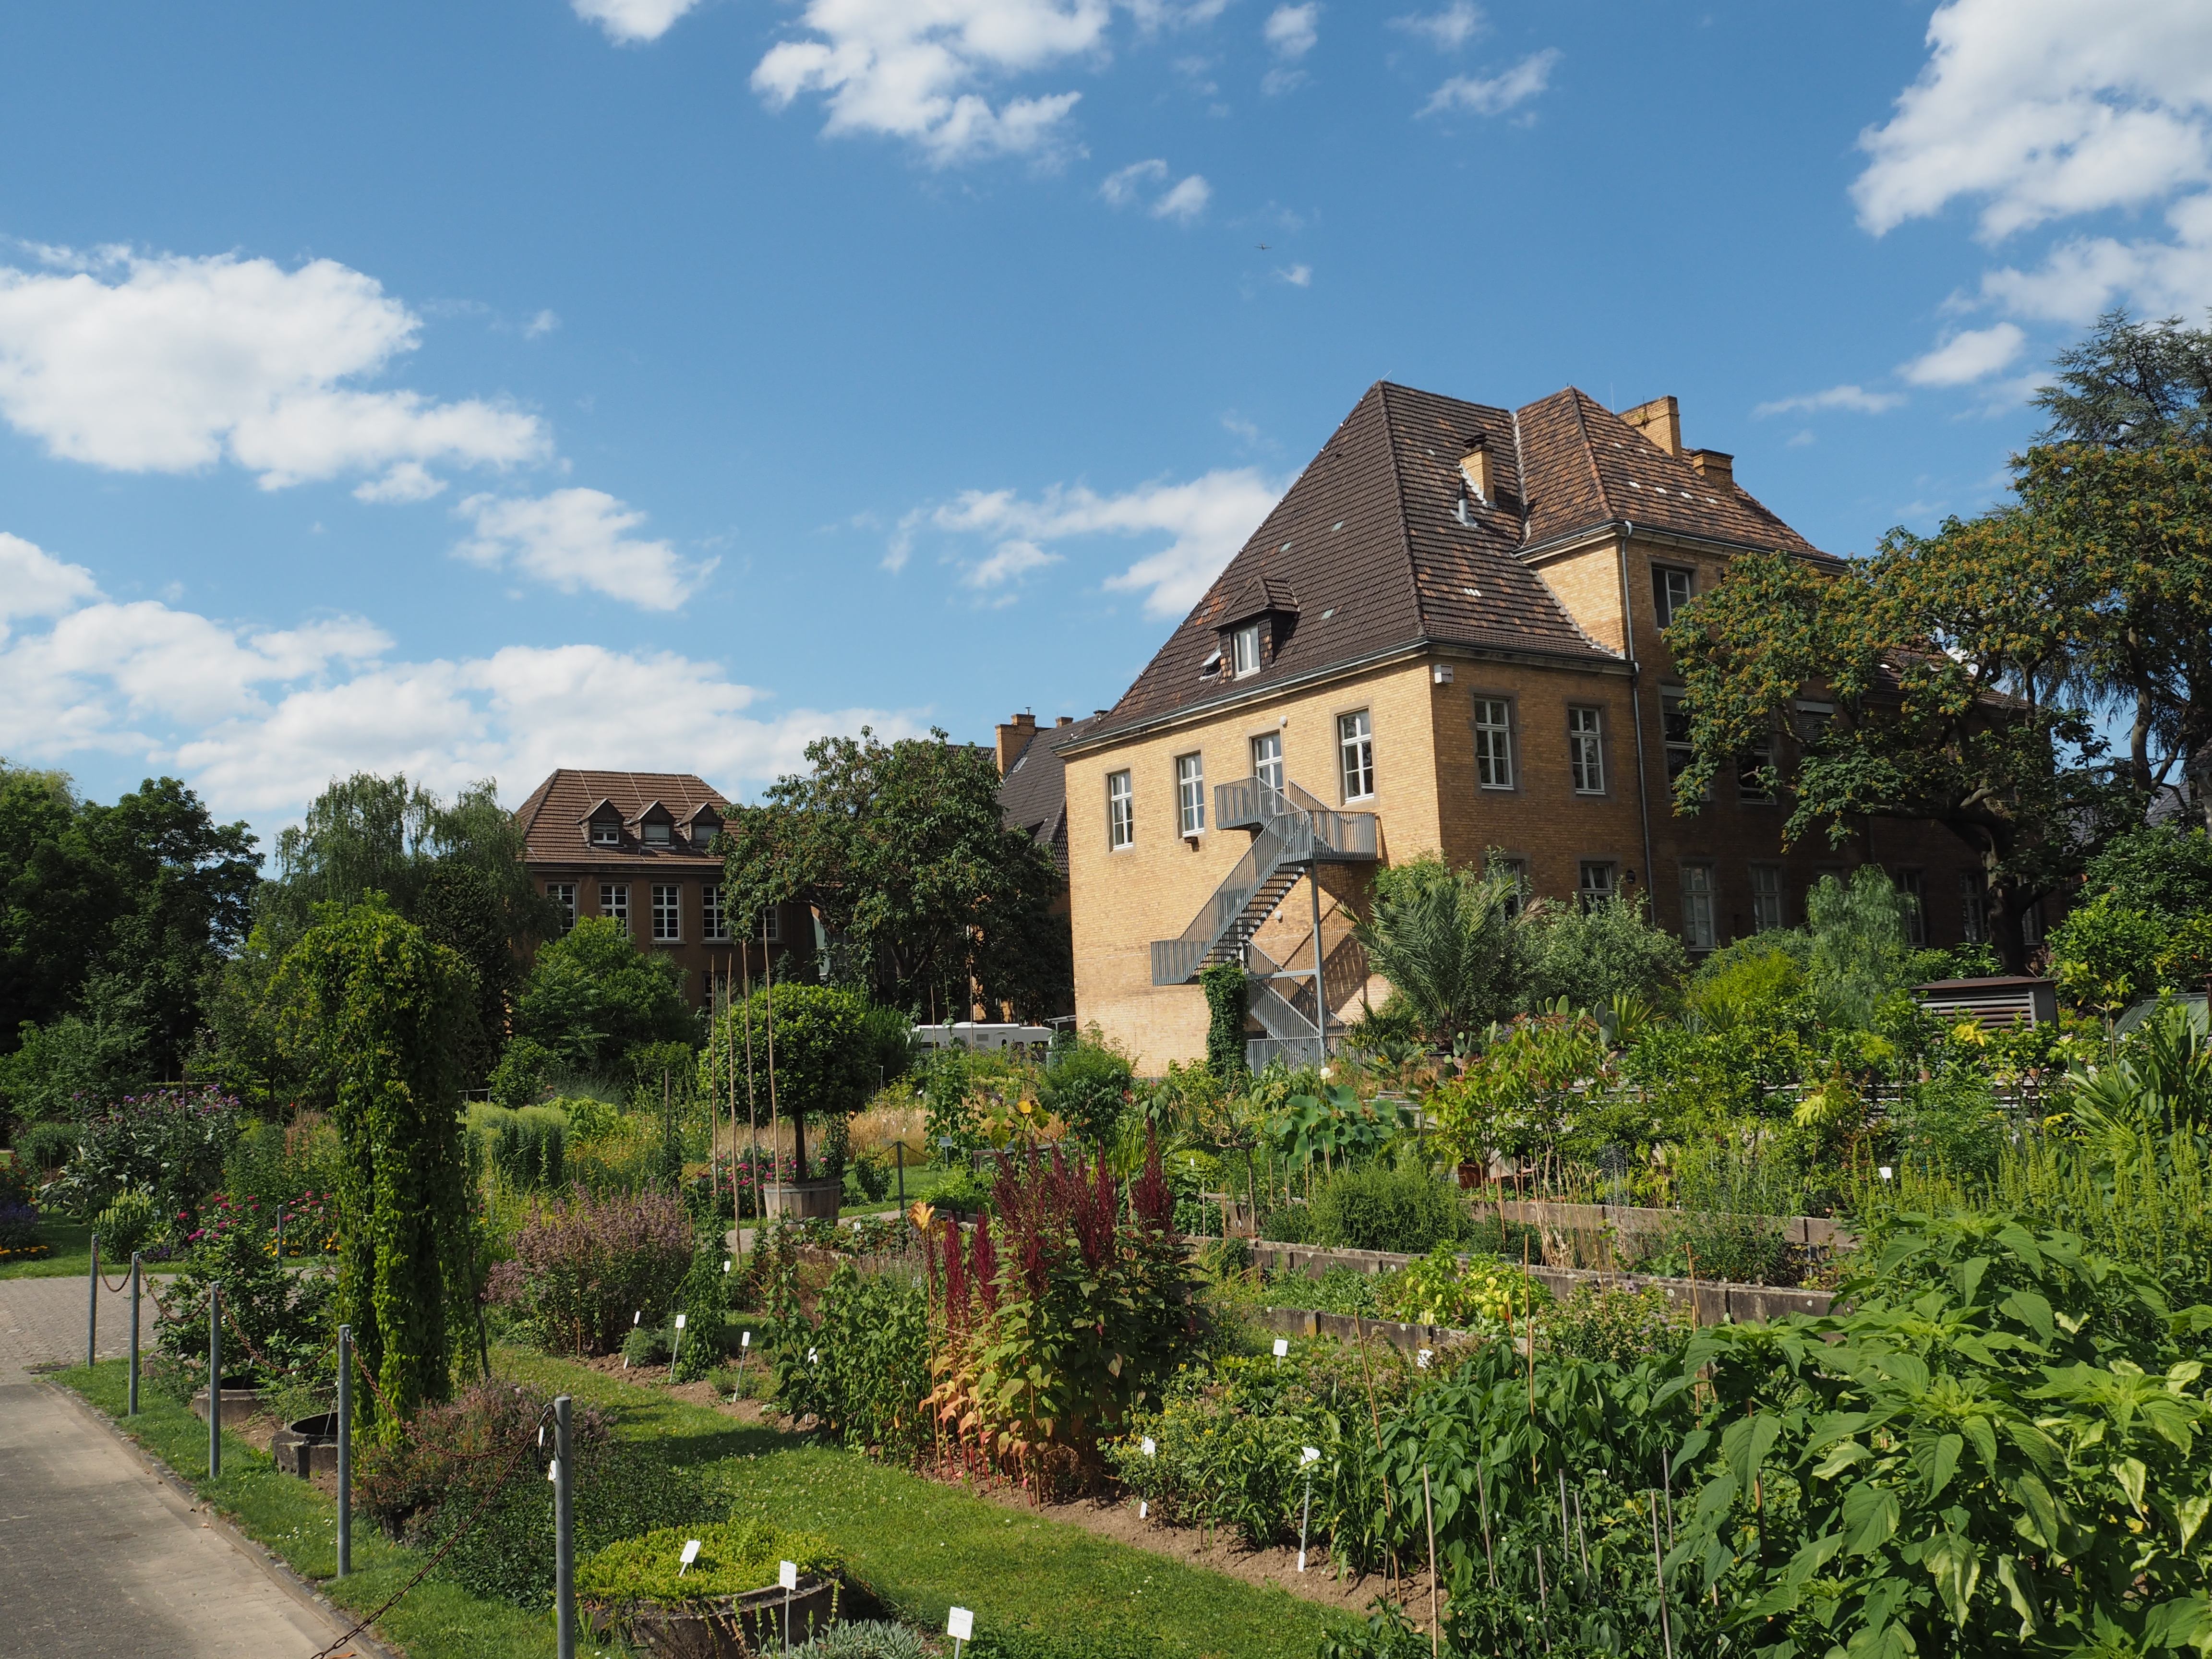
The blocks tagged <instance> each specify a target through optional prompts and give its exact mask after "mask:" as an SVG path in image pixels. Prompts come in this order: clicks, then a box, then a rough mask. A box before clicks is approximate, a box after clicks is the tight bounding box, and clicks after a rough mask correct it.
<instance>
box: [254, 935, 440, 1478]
mask: <svg viewBox="0 0 2212 1659" xmlns="http://www.w3.org/2000/svg"><path fill="white" fill-rule="evenodd" d="M293 957H294V959H295V962H296V963H297V964H298V967H299V969H300V972H301V975H302V976H303V978H304V980H305V981H306V984H307V989H308V994H309V997H310V999H311V1000H312V1002H313V1008H314V1012H315V1016H316V1019H317V1023H318V1026H319V1031H320V1035H321V1039H322V1042H323V1044H324V1048H325V1065H326V1066H327V1067H328V1069H329V1073H330V1075H331V1077H332V1079H334V1081H335V1084H336V1094H335V1099H334V1101H333V1113H332V1115H333V1116H334V1118H335V1120H336V1121H337V1130H338V1135H339V1139H340V1141H341V1143H342V1146H343V1160H344V1161H343V1166H342V1169H343V1173H342V1175H341V1177H340V1181H339V1187H338V1306H339V1315H338V1316H339V1318H340V1319H342V1320H343V1321H345V1322H349V1323H350V1324H351V1325H352V1327H353V1328H354V1333H355V1341H356V1345H357V1346H358V1348H359V1350H360V1352H361V1356H362V1360H363V1361H364V1362H365V1363H366V1364H367V1366H368V1370H369V1372H370V1374H371V1375H372V1376H374V1378H375V1380H376V1388H375V1389H373V1390H366V1391H363V1392H362V1394H361V1395H357V1396H356V1398H358V1399H360V1401H361V1407H360V1410H361V1412H362V1416H363V1419H364V1420H366V1421H369V1422H380V1423H381V1425H382V1430H383V1432H384V1433H386V1435H387V1436H388V1435H390V1434H392V1433H393V1432H395V1431H396V1428H397V1423H396V1421H395V1420H394V1419H404V1418H406V1417H409V1416H410V1415H411V1414H412V1413H414V1412H415V1410H416V1407H419V1406H421V1405H422V1404H423V1403H424V1402H425V1401H441V1400H444V1399H445V1398H447V1394H448V1392H449V1386H448V1385H449V1370H450V1360H451V1354H450V1348H449V1343H448V1339H447V1306H448V1290H449V1285H450V1286H451V1287H452V1288H453V1289H454V1290H459V1289H460V1288H461V1287H460V1285H459V1284H457V1283H454V1282H453V1281H455V1280H457V1279H459V1277H460V1274H461V1270H462V1268H463V1265H464V1262H463V1255H464V1252H465V1249H466V1248H467V1241H466V1239H465V1229H464V1206H465V1183H464V1180H463V1168H464V1165H463V1158H462V1149H461V1127H460V1126H461V1119H460V1103H461V1069H460V1067H461V1056H462V1054H464V1053H465V1051H466V1048H467V1046H468V1043H469V1041H470V1038H471V1035H472V1033H471V1030H470V1027H471V1024H472V1022H473V1012H474V1004H475V998H476V984H475V980H474V976H473V975H471V972H470V970H469V967H468V964H467V963H465V962H463V961H462V960H461V958H460V957H459V956H458V955H457V954H455V953H454V952H453V951H450V950H447V948H446V947H444V946H442V945H435V944H433V943H432V942H431V941H430V939H428V936H427V935H426V934H425V933H423V931H422V929H421V928H419V927H416V926H415V925H414V924H413V923H411V922H409V921H405V920H404V919H403V918H401V917H400V916H398V915H396V914H395V913H394V912H393V911H392V909H390V908H388V907H387V906H386V904H385V903H384V902H382V899H381V896H380V895H371V896H370V897H369V899H368V901H367V902H363V903H361V904H357V905H355V906H353V907H351V908H349V909H346V910H343V911H341V912H336V913H331V912H325V919H324V920H322V921H319V922H318V923H317V925H316V926H315V927H313V928H311V929H310V930H309V931H308V933H307V935H306V937H305V938H303V939H301V942H300V944H299V945H298V946H297V947H295V951H294V952H293Z"/></svg>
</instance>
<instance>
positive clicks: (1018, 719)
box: [999, 714, 1036, 778]
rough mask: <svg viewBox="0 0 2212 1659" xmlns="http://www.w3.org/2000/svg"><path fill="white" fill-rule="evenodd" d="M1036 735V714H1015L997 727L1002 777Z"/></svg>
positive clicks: (1011, 767)
mask: <svg viewBox="0 0 2212 1659" xmlns="http://www.w3.org/2000/svg"><path fill="white" fill-rule="evenodd" d="M1035 736H1036V715H1035V714H1017V715H1015V716H1014V717H1013V719H1012V720H1009V721H1007V722H1006V724H1005V725H1004V726H1000V728H999V775H1000V777H1002V778H1003V777H1004V776H1006V774H1007V773H1009V772H1011V771H1012V770H1013V769H1014V763H1015V762H1016V761H1018V760H1019V759H1020V758H1021V757H1022V750H1024V749H1026V748H1028V747H1029V746H1030V738H1033V737H1035Z"/></svg>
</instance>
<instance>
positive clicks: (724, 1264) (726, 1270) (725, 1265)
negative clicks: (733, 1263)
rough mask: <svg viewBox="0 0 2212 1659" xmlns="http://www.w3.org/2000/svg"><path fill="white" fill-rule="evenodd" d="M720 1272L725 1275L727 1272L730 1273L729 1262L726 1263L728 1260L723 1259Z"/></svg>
mask: <svg viewBox="0 0 2212 1659" xmlns="http://www.w3.org/2000/svg"><path fill="white" fill-rule="evenodd" d="M722 1271H723V1272H724V1273H727V1272H729V1271H730V1263H729V1261H728V1259H727V1258H724V1260H723V1262H722Z"/></svg>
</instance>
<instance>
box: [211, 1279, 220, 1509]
mask: <svg viewBox="0 0 2212 1659" xmlns="http://www.w3.org/2000/svg"><path fill="white" fill-rule="evenodd" d="M208 1479H209V1480H222V1285H221V1284H214V1285H209V1286H208Z"/></svg>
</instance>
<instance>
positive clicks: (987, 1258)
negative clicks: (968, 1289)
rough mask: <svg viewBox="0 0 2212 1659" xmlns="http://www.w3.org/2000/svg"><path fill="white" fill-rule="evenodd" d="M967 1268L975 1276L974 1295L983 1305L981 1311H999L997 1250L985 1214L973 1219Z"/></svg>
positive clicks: (987, 1216)
mask: <svg viewBox="0 0 2212 1659" xmlns="http://www.w3.org/2000/svg"><path fill="white" fill-rule="evenodd" d="M968 1267H969V1272H970V1273H972V1274H973V1275H974V1276H975V1294H976V1296H977V1297H978V1298H979V1299H981V1302H982V1304H983V1311H984V1312H985V1313H987V1314H994V1313H996V1312H998V1311H999V1250H998V1247H997V1246H996V1245H995V1244H994V1243H992V1242H991V1218H990V1216H989V1215H988V1214H984V1215H979V1216H977V1217H976V1218H975V1242H974V1243H971V1244H970V1245H969V1247H968Z"/></svg>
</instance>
